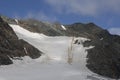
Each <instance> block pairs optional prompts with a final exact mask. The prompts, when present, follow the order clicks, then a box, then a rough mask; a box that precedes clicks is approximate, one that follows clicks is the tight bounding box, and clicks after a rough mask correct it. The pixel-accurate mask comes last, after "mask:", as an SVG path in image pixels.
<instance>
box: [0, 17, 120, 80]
mask: <svg viewBox="0 0 120 80" xmlns="http://www.w3.org/2000/svg"><path fill="white" fill-rule="evenodd" d="M1 17H2V19H3V20H4V21H5V22H4V21H3V20H2V19H1V18H0V33H1V34H0V39H1V41H0V44H1V45H0V64H2V62H1V61H5V60H6V59H9V57H13V56H15V57H18V56H24V55H25V52H24V47H26V48H27V49H30V50H31V48H32V50H35V51H36V54H34V55H35V57H33V56H34V55H33V54H32V53H31V52H30V54H29V56H31V57H32V58H36V56H37V57H39V56H40V54H38V53H42V52H39V51H38V50H36V49H35V48H33V47H32V46H31V45H30V44H28V43H27V42H25V41H23V40H18V38H17V36H16V35H15V33H14V32H13V30H12V29H11V28H10V27H9V25H8V24H18V25H20V26H21V27H23V28H25V29H27V30H29V31H31V32H37V33H42V34H45V35H47V36H70V37H84V38H88V39H90V41H85V42H84V43H83V45H84V46H85V47H88V46H91V45H92V46H95V47H94V48H92V49H89V50H87V51H88V54H87V56H86V57H87V64H86V67H87V68H88V69H90V70H91V71H93V72H94V73H97V74H99V75H102V76H106V77H110V78H116V79H117V78H120V36H118V35H112V34H110V33H109V32H108V31H107V30H104V29H102V28H100V27H99V26H97V25H95V24H94V23H88V24H83V23H74V24H71V25H64V27H65V29H63V28H62V27H61V26H63V25H61V24H60V23H53V24H52V23H47V22H41V21H38V20H34V19H25V20H18V23H17V22H16V21H15V19H11V18H8V17H4V16H1ZM21 43H22V44H21ZM3 53H4V54H3ZM8 56H9V57H8ZM9 61H10V60H9ZM8 63H11V62H8ZM8 63H7V64H8Z"/></svg>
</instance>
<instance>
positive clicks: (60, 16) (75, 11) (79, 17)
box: [0, 0, 120, 35]
mask: <svg viewBox="0 0 120 80" xmlns="http://www.w3.org/2000/svg"><path fill="white" fill-rule="evenodd" d="M0 14H2V15H5V16H8V17H11V18H35V19H38V20H41V21H48V22H60V23H61V24H72V23H75V22H81V23H89V22H93V23H95V24H96V25H98V26H100V27H102V28H104V29H107V30H109V31H110V32H111V33H113V34H119V35H120V22H119V21H120V0H1V1H0Z"/></svg>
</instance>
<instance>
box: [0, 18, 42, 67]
mask: <svg viewBox="0 0 120 80" xmlns="http://www.w3.org/2000/svg"><path fill="white" fill-rule="evenodd" d="M41 54H42V52H41V51H39V50H37V49H36V48H34V47H33V46H32V45H30V44H28V43H27V42H25V41H23V40H19V39H18V37H17V36H16V34H15V33H14V31H13V30H12V28H11V27H10V26H9V25H8V23H6V22H4V21H3V20H2V18H0V65H8V64H12V63H13V62H12V59H15V57H23V56H25V55H27V56H30V57H31V58H33V59H35V58H38V57H40V55H41Z"/></svg>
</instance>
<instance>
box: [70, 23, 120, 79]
mask: <svg viewBox="0 0 120 80" xmlns="http://www.w3.org/2000/svg"><path fill="white" fill-rule="evenodd" d="M68 30H69V31H70V32H72V31H73V33H72V34H73V35H74V36H82V37H86V38H89V39H91V41H86V42H84V46H85V47H87V46H90V45H92V46H95V47H94V48H92V49H89V50H88V55H87V58H88V59H87V65H86V66H87V67H88V68H89V69H90V70H91V71H93V72H95V73H97V74H99V75H102V76H106V77H111V78H115V79H117V78H120V36H118V35H111V34H110V33H109V32H108V31H107V30H104V29H101V28H100V27H98V26H96V25H95V24H93V23H89V24H81V23H77V24H73V25H69V28H68Z"/></svg>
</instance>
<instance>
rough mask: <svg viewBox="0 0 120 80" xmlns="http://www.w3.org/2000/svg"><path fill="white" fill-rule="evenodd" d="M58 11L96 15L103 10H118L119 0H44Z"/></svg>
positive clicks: (119, 10) (119, 9)
mask: <svg viewBox="0 0 120 80" xmlns="http://www.w3.org/2000/svg"><path fill="white" fill-rule="evenodd" d="M45 1H46V2H47V3H48V4H49V5H50V6H52V8H53V9H54V10H55V11H57V12H58V13H67V14H68V13H73V14H78V15H89V16H93V15H97V14H101V13H104V12H110V11H111V12H119V13H120V8H119V7H120V0H45Z"/></svg>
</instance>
